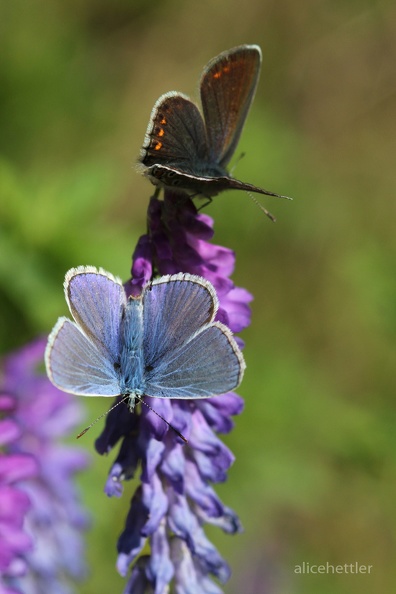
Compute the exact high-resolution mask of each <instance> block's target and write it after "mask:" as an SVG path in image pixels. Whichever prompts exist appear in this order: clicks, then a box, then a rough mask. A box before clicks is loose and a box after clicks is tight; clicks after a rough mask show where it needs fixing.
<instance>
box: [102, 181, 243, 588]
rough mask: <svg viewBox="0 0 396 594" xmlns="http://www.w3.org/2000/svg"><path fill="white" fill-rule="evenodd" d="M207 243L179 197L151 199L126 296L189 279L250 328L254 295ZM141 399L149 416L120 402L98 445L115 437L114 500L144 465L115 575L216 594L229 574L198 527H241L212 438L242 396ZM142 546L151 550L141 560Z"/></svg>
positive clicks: (221, 450)
mask: <svg viewBox="0 0 396 594" xmlns="http://www.w3.org/2000/svg"><path fill="white" fill-rule="evenodd" d="M212 237H213V221H212V219H211V218H210V217H208V216H207V215H204V214H200V213H198V212H197V210H196V208H195V206H194V204H193V202H192V201H191V200H190V199H188V198H187V197H186V196H184V195H182V194H171V193H168V192H165V198H164V200H163V201H161V200H159V199H157V198H156V197H154V198H152V199H151V201H150V204H149V209H148V232H147V234H146V235H143V236H142V237H141V238H140V240H139V242H138V245H137V247H136V250H135V253H134V256H133V263H132V279H131V280H130V281H128V282H127V283H126V284H125V289H126V292H127V294H128V295H137V294H138V293H139V291H140V290H141V288H142V287H143V286H144V285H145V284H146V283H147V282H148V281H149V280H150V279H151V278H152V277H155V276H156V275H157V274H161V275H162V274H173V273H177V272H188V273H190V274H196V275H199V276H203V277H205V278H206V279H208V280H209V281H210V282H211V283H212V284H213V285H214V287H215V289H216V291H217V294H218V297H219V301H220V307H219V310H218V314H217V319H219V320H220V321H222V322H223V323H226V324H227V325H228V326H229V327H230V328H231V330H233V331H234V332H239V331H240V330H242V329H243V328H245V327H246V326H248V324H249V323H250V308H249V302H250V301H251V300H252V296H251V295H250V293H248V292H247V291H246V290H245V289H242V288H239V287H235V286H234V284H233V282H232V280H231V279H230V275H231V274H232V272H233V270H234V265H235V255H234V252H232V251H231V250H229V249H228V248H225V247H221V246H217V245H214V244H212V243H210V241H211V239H212ZM239 342H240V343H241V342H242V341H240V340H239ZM144 401H145V402H146V403H147V404H149V406H150V407H151V408H152V409H154V411H155V412H153V411H151V410H149V409H148V408H146V407H145V406H144V403H143V404H141V405H139V406H138V407H137V411H136V413H135V414H131V413H130V412H129V410H128V407H127V406H126V405H124V404H121V405H120V406H117V407H116V408H115V409H114V410H112V411H111V412H110V413H109V414H108V415H107V417H106V424H105V428H104V430H103V432H102V435H101V436H100V437H99V438H98V440H97V442H96V449H97V451H98V452H99V453H108V452H109V450H110V449H111V448H112V447H113V446H114V445H115V444H116V442H117V441H118V440H121V447H120V450H119V454H118V456H117V458H116V460H115V462H114V464H113V467H112V468H111V470H110V473H109V479H108V481H107V483H106V487H105V491H106V493H107V494H108V495H109V496H119V495H120V494H121V492H122V481H123V480H125V479H129V478H131V477H132V476H134V474H135V472H136V469H137V468H138V467H141V476H140V479H141V485H140V486H139V487H138V488H137V490H136V492H135V494H134V496H133V497H132V501H131V507H130V511H129V514H128V516H127V519H126V523H125V528H124V531H123V532H122V534H121V536H120V538H119V541H118V552H119V555H118V561H117V568H118V571H119V572H120V573H121V575H126V574H127V572H128V569H129V567H130V566H132V569H131V574H130V577H129V581H128V583H127V586H126V589H125V594H132V593H133V594H140V593H142V594H143V593H144V594H146V593H148V592H150V593H153V594H162V593H165V592H168V591H172V592H175V593H177V594H221V592H222V590H221V589H220V588H219V586H218V585H217V584H216V583H215V582H213V581H212V576H214V577H215V578H217V579H218V580H219V581H220V582H222V583H224V582H226V581H227V579H228V578H229V575H230V568H229V566H228V565H227V563H226V562H225V561H224V559H222V557H221V556H220V554H219V552H218V551H217V550H216V548H215V547H214V546H213V545H212V544H211V542H210V541H209V540H208V539H207V537H206V536H205V532H204V525H205V524H207V523H209V524H213V525H216V526H218V527H220V528H221V529H222V530H224V532H227V533H230V534H234V533H237V532H240V531H241V530H242V528H241V524H240V521H239V518H238V516H237V515H236V514H235V512H234V511H233V510H231V509H230V508H228V507H226V506H225V505H224V504H223V503H222V501H221V500H220V499H219V497H218V496H217V494H216V493H215V491H214V489H213V487H212V486H211V483H217V482H222V481H225V480H226V479H227V471H228V469H229V467H230V466H231V464H232V463H233V461H234V456H233V454H232V453H231V452H230V450H229V449H228V448H227V447H226V446H225V445H224V444H223V443H222V442H221V440H220V439H219V437H218V436H217V435H216V433H228V432H229V431H231V429H232V428H233V426H234V423H233V420H232V418H231V417H232V416H234V415H238V414H240V413H241V412H242V409H243V400H242V398H241V397H240V396H237V395H236V394H234V393H229V394H224V395H221V396H216V397H213V398H208V399H204V400H176V399H175V400H167V399H160V398H148V397H145V398H144ZM155 413H158V414H159V415H161V416H162V417H163V418H164V419H166V421H167V422H168V423H169V424H170V425H171V427H169V425H168V424H167V423H165V422H164V421H163V420H162V419H161V418H160V417H159V416H157V414H155ZM177 432H179V433H180V434H181V435H183V437H184V438H185V439H186V440H188V444H185V443H183V441H182V439H181V438H180V436H179V435H178V433H177ZM148 547H149V550H150V553H149V554H145V555H144V556H142V555H141V553H142V551H143V550H144V552H145V553H146V550H147V549H148Z"/></svg>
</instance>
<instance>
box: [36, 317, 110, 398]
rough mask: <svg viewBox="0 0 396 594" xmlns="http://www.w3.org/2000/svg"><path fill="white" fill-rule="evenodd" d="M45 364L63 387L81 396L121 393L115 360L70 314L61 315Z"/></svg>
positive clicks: (48, 347)
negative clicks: (62, 316) (110, 358)
mask: <svg viewBox="0 0 396 594" xmlns="http://www.w3.org/2000/svg"><path fill="white" fill-rule="evenodd" d="M45 364H46V368H47V374H48V377H49V378H50V380H51V381H52V383H53V384H54V385H55V386H57V387H58V388H59V389H60V390H64V391H65V392H70V393H71V394H77V395H79V396H117V395H118V394H119V381H118V376H117V372H116V370H115V368H114V365H113V363H112V362H111V361H110V360H109V358H108V357H106V356H105V355H104V354H103V353H102V352H101V351H99V350H98V349H97V348H96V346H95V345H94V344H93V343H92V341H91V340H90V339H89V338H88V337H87V336H85V334H83V332H82V331H81V330H80V329H79V328H78V326H77V325H76V324H75V323H74V322H71V321H70V320H68V319H67V318H59V320H58V322H57V324H56V325H55V326H54V328H53V330H52V332H51V334H50V336H49V338H48V344H47V348H46V352H45Z"/></svg>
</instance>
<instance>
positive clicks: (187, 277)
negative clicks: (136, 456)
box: [45, 266, 245, 410]
mask: <svg viewBox="0 0 396 594" xmlns="http://www.w3.org/2000/svg"><path fill="white" fill-rule="evenodd" d="M64 288H65V295H66V301H67V303H68V306H69V309H70V312H71V314H72V316H73V319H74V321H71V320H69V319H68V318H65V317H62V318H59V320H58V322H57V323H56V325H55V326H54V328H53V330H52V332H51V334H50V336H49V338H48V344H47V348H46V352H45V364H46V368H47V374H48V377H49V379H50V380H51V382H52V383H53V384H54V385H55V386H56V387H58V388H59V389H61V390H63V391H65V392H70V393H71V394H76V395H79V396H109V397H114V396H118V395H123V396H127V397H128V405H129V408H130V410H133V408H134V406H135V403H136V399H138V400H140V399H141V398H142V397H143V396H145V395H147V396H153V397H157V398H185V399H186V398H207V397H209V396H215V395H219V394H224V393H225V392H229V391H230V390H233V389H235V388H236V387H237V386H238V385H239V384H240V382H241V380H242V376H243V372H244V369H245V362H244V359H243V355H242V353H241V351H240V349H239V347H238V345H237V343H236V342H235V340H234V338H233V336H232V333H231V331H230V330H229V329H228V328H227V327H226V326H225V325H224V324H221V323H220V322H215V321H214V318H215V316H216V312H217V309H218V299H217V295H216V292H215V290H214V288H213V286H212V285H211V283H209V282H208V281H207V280H205V279H204V278H201V277H199V276H193V275H191V274H182V273H179V274H174V275H171V276H170V275H167V276H162V277H161V278H158V279H155V280H154V281H152V282H150V283H149V284H148V285H146V286H145V287H144V289H143V291H142V293H141V295H140V296H139V297H137V298H132V297H130V298H128V299H127V297H126V294H125V290H124V287H123V285H122V282H121V280H120V279H119V278H116V277H114V276H112V275H111V274H110V273H108V272H105V271H104V270H102V269H96V268H94V267H93V266H80V267H78V268H72V269H71V270H69V272H68V273H67V274H66V278H65V282H64Z"/></svg>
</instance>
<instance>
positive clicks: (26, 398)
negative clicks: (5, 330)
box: [0, 339, 87, 594]
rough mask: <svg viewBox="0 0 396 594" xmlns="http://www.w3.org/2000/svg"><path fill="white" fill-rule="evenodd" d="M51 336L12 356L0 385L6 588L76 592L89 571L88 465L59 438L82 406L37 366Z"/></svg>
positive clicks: (0, 542)
mask: <svg viewBox="0 0 396 594" xmlns="http://www.w3.org/2000/svg"><path fill="white" fill-rule="evenodd" d="M45 343H46V340H44V339H43V340H41V339H39V340H36V341H35V342H33V343H31V344H30V345H28V346H26V347H25V348H23V349H21V350H20V351H19V352H16V353H14V354H12V355H10V356H9V357H8V358H7V359H6V360H5V361H4V365H3V374H2V379H1V385H0V392H1V394H0V414H1V416H2V420H1V421H0V445H1V446H2V455H1V457H0V591H1V592H2V593H3V592H4V593H17V594H20V593H23V594H25V593H27V592H29V593H32V594H41V593H42V592H57V593H59V594H70V593H71V592H72V590H71V589H70V588H69V586H68V585H67V582H65V577H69V578H73V579H75V578H81V577H82V576H83V575H84V573H85V566H84V562H83V545H82V539H81V535H80V532H81V530H82V529H84V528H85V527H86V526H87V515H86V512H85V511H84V510H83V509H82V508H81V506H80V504H79V502H78V499H77V495H76V492H75V487H74V484H73V478H74V475H75V473H76V472H77V471H79V470H81V469H83V468H85V467H86V465H87V457H86V456H85V454H83V453H82V452H81V451H80V450H77V449H74V448H73V449H72V448H70V447H66V446H63V445H61V444H60V443H58V438H59V437H62V436H67V435H68V434H69V433H70V431H71V430H74V429H75V427H76V424H77V423H79V422H80V420H81V417H82V415H81V409H80V405H79V404H78V403H77V402H76V400H75V399H74V398H72V397H71V396H69V395H68V394H65V393H63V392H60V391H59V390H57V389H56V388H54V387H53V386H52V384H51V383H50V382H49V380H48V379H47V378H46V376H45V375H43V374H41V373H39V372H38V370H37V368H38V367H39V365H40V364H41V363H42V361H43V357H44V349H45Z"/></svg>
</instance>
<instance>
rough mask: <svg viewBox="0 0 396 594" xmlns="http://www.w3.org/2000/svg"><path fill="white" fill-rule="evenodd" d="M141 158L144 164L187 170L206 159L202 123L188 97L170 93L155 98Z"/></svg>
mask: <svg viewBox="0 0 396 594" xmlns="http://www.w3.org/2000/svg"><path fill="white" fill-rule="evenodd" d="M181 131H182V133H181ZM140 160H141V162H142V163H143V165H145V166H146V167H150V166H152V165H156V164H166V165H169V166H172V165H173V166H176V167H177V166H180V167H181V166H182V167H183V169H184V170H187V171H190V170H191V171H192V170H193V164H194V163H197V162H200V161H207V160H208V149H207V142H206V133H205V126H204V122H203V119H202V116H201V114H200V112H199V109H198V107H197V106H196V105H195V104H194V103H193V102H192V101H190V99H189V98H188V97H185V96H184V95H181V94H180V93H174V92H171V93H166V94H165V95H162V97H160V98H159V99H158V101H157V103H156V104H155V105H154V109H153V111H152V114H151V119H150V122H149V126H148V128H147V132H146V138H145V141H144V145H143V148H142V150H141V157H140Z"/></svg>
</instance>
